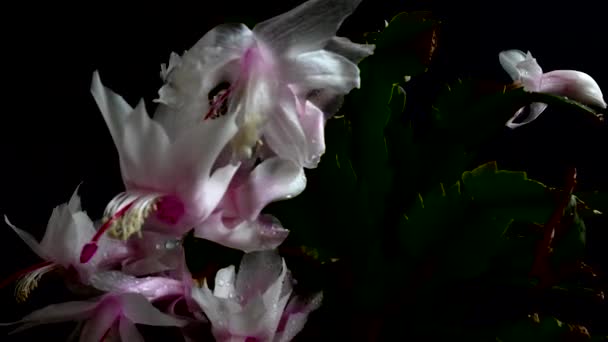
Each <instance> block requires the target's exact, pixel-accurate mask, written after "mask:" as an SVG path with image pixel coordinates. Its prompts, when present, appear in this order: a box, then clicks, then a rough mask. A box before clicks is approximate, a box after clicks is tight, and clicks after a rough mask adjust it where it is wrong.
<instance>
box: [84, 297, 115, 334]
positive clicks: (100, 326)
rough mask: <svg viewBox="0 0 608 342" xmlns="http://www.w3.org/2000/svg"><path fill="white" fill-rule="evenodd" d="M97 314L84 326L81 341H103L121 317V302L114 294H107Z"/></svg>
mask: <svg viewBox="0 0 608 342" xmlns="http://www.w3.org/2000/svg"><path fill="white" fill-rule="evenodd" d="M102 301H103V302H102V303H100V305H99V307H98V308H97V310H96V311H95V314H94V315H93V316H92V317H91V319H90V320H89V321H87V322H86V323H85V325H84V327H83V328H82V334H81V335H80V341H81V342H86V341H101V340H102V338H103V337H104V336H105V335H106V334H107V332H108V330H110V329H112V327H113V326H114V324H116V323H118V320H119V319H120V303H119V302H118V301H117V300H116V298H115V297H113V296H106V297H105V298H104V299H102Z"/></svg>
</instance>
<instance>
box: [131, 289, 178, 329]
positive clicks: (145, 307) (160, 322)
mask: <svg viewBox="0 0 608 342" xmlns="http://www.w3.org/2000/svg"><path fill="white" fill-rule="evenodd" d="M120 300H121V302H122V313H123V315H124V316H125V317H126V318H128V319H129V320H131V321H132V322H133V323H137V324H146V325H153V326H163V327H167V326H176V327H182V326H184V325H186V323H187V322H186V321H184V320H181V319H177V318H175V317H173V316H170V315H167V314H164V313H162V312H160V311H159V310H158V309H157V308H155V307H154V306H153V305H152V304H150V302H149V301H148V300H147V299H146V298H145V297H144V296H142V295H139V294H135V293H125V294H122V295H121V296H120Z"/></svg>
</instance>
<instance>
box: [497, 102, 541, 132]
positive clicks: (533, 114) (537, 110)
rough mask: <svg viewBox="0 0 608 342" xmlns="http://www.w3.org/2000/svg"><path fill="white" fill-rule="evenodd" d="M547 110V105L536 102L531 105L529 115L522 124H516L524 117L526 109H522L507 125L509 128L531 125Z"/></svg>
mask: <svg viewBox="0 0 608 342" xmlns="http://www.w3.org/2000/svg"><path fill="white" fill-rule="evenodd" d="M546 108H547V104H545V103H539V102H534V103H532V104H530V108H529V113H528V115H527V116H526V118H525V119H524V120H522V121H521V122H514V121H515V120H516V119H518V118H519V117H520V116H522V115H523V112H524V108H521V109H519V110H518V111H517V112H516V113H515V115H514V116H513V117H512V118H511V119H509V121H508V122H507V124H506V125H507V127H509V128H517V127H520V126H523V125H526V124H529V123H530V122H532V121H534V120H536V118H538V117H539V116H540V115H541V114H542V112H543V111H545V109H546Z"/></svg>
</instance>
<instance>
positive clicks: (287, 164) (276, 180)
mask: <svg viewBox="0 0 608 342" xmlns="http://www.w3.org/2000/svg"><path fill="white" fill-rule="evenodd" d="M305 188H306V176H305V175H304V170H303V169H302V168H301V167H299V166H298V165H296V164H295V163H293V162H291V161H289V160H283V159H280V158H278V157H273V158H270V159H267V160H264V161H263V162H262V163H260V164H259V165H258V166H256V168H255V169H254V170H253V171H252V172H251V174H250V175H249V177H248V179H247V180H246V181H245V182H244V183H243V184H242V185H241V186H239V187H238V188H236V189H234V190H231V193H230V196H231V197H232V198H233V200H234V201H235V202H236V206H237V213H238V216H239V217H240V218H243V219H245V220H254V219H256V218H257V217H258V215H259V214H260V212H261V211H262V209H264V207H266V206H267V205H268V204H269V203H271V202H274V201H278V200H283V199H288V198H292V197H294V196H297V195H299V194H300V193H301V192H302V191H304V189H305Z"/></svg>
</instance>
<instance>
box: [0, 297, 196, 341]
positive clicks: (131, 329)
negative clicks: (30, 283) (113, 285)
mask: <svg viewBox="0 0 608 342" xmlns="http://www.w3.org/2000/svg"><path fill="white" fill-rule="evenodd" d="M70 321H80V322H84V325H83V326H82V330H81V331H77V332H79V334H80V339H79V340H80V341H82V342H90V341H104V340H106V339H107V340H114V341H124V342H127V341H128V342H131V341H143V337H142V336H141V334H140V333H139V331H138V330H137V327H136V326H135V324H144V325H152V326H163V327H182V326H184V325H185V324H186V321H184V320H181V319H178V318H175V317H172V316H170V315H167V314H165V313H162V312H160V311H159V310H158V309H157V308H155V307H154V306H153V305H152V304H151V303H150V302H149V301H148V300H147V299H146V298H145V297H144V296H142V295H140V294H136V293H122V294H113V293H110V294H106V295H104V296H102V297H99V298H96V299H93V300H90V301H74V302H66V303H59V304H52V305H49V306H47V307H45V308H42V309H40V310H36V311H34V312H32V313H30V314H29V315H27V316H26V317H24V318H23V319H21V320H20V321H18V322H15V323H10V324H22V325H21V326H20V327H19V328H17V329H15V330H14V331H13V332H12V333H16V332H19V331H23V330H25V329H29V328H31V327H34V326H37V325H40V324H48V323H59V322H70ZM3 325H9V324H3ZM77 329H78V330H79V329H80V326H79V327H78V328H77Z"/></svg>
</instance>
